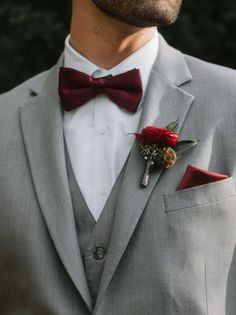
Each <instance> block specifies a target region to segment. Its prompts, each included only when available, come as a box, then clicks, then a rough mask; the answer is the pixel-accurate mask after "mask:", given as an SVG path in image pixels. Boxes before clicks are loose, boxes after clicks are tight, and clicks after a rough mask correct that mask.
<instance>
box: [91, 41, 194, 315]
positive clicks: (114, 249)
mask: <svg viewBox="0 0 236 315" xmlns="http://www.w3.org/2000/svg"><path fill="white" fill-rule="evenodd" d="M175 64H176V65H175ZM170 67H173V68H172V69H170ZM176 69H177V70H176ZM175 71H176V72H175ZM190 80H191V74H190V72H189V70H188V67H187V65H186V63H185V60H184V57H183V55H182V54H181V53H179V52H178V51H176V50H174V49H173V48H171V47H169V46H168V45H167V44H166V42H165V41H164V40H163V39H162V38H161V46H160V51H159V57H158V59H157V61H156V63H155V65H154V68H153V71H152V73H151V77H150V80H149V87H148V90H147V92H146V97H145V100H144V105H143V107H144V108H143V112H142V116H141V119H140V124H139V128H138V129H139V131H141V130H142V128H144V127H145V126H147V125H156V126H159V127H165V126H166V125H167V124H168V123H170V122H171V121H173V120H176V118H177V117H178V118H179V128H180V130H181V128H182V126H183V124H184V121H185V119H186V117H187V114H188V112H189V109H190V107H191V104H192V103H193V100H194V97H193V96H192V95H190V94H188V93H187V92H185V91H184V90H183V89H182V88H180V87H178V85H183V84H185V83H186V82H189V81H190ZM144 167H145V165H144V161H143V158H142V156H141V154H140V149H139V145H138V143H137V142H135V144H134V146H133V148H132V150H131V153H130V156H129V159H128V163H127V169H126V172H125V176H124V180H123V183H122V187H121V191H120V195H119V200H118V205H117V210H116V214H115V219H114V225H113V229H112V235H111V240H110V246H109V251H108V256H107V261H106V264H105V267H104V272H103V276H102V280H101V285H100V289H99V295H98V299H97V304H96V307H95V310H96V309H97V308H98V307H99V303H100V302H101V299H102V298H103V294H104V293H105V291H106V289H107V287H108V285H109V283H110V281H111V279H112V276H113V274H114V272H115V270H116V268H117V266H118V264H119V262H120V259H121V258H122V255H123V254H124V252H125V250H126V248H127V245H128V243H129V240H130V239H131V237H132V234H133V233H134V230H135V228H136V226H137V224H138V221H139V219H140V217H141V215H142V213H143V211H144V209H145V206H146V204H147V202H148V199H149V198H150V196H151V193H152V191H153V189H154V187H155V186H156V185H157V183H158V179H159V178H160V176H161V175H162V174H163V176H164V172H165V171H162V170H155V171H153V172H152V174H151V177H150V182H149V185H148V186H147V187H146V188H141V187H140V182H141V178H142V175H143V172H144Z"/></svg>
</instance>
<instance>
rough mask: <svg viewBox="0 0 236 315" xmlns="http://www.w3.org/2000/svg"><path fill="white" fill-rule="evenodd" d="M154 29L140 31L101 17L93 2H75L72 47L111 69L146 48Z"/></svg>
mask: <svg viewBox="0 0 236 315" xmlns="http://www.w3.org/2000/svg"><path fill="white" fill-rule="evenodd" d="M155 31H156V30H155V27H151V28H143V29H142V28H137V27H134V26H130V25H127V24H125V23H122V22H119V21H116V20H115V19H113V18H111V17H109V16H107V15H105V14H104V13H102V12H101V11H100V10H99V9H98V8H97V7H96V6H95V5H94V4H93V2H92V1H88V0H86V1H85V0H75V1H74V4H73V13H72V21H71V32H70V33H71V39H70V44H71V46H72V47H73V48H74V49H75V50H77V51H78V52H79V53H80V54H82V55H83V56H84V57H86V58H87V59H89V60H90V61H91V62H93V63H94V64H96V65H98V66H99V67H101V68H103V69H110V68H112V67H114V66H115V65H117V64H119V63H120V62H121V61H122V60H124V59H125V58H127V57H128V56H129V55H131V54H132V53H134V52H135V51H136V50H137V49H139V48H141V47H142V46H143V45H145V44H146V43H147V42H148V41H149V40H150V39H151V38H152V37H153V36H154V33H155Z"/></svg>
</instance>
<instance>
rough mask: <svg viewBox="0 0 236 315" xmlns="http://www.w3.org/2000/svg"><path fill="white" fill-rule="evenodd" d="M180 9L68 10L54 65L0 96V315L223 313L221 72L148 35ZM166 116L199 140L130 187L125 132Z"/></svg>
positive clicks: (227, 117)
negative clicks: (146, 181) (169, 163)
mask: <svg viewBox="0 0 236 315" xmlns="http://www.w3.org/2000/svg"><path fill="white" fill-rule="evenodd" d="M180 6H181V0H146V1H141V0H136V1H133V0H126V1H122V0H117V1H112V0H74V1H73V14H72V22H71V32H70V36H69V37H68V38H67V39H66V44H65V51H64V54H63V55H62V57H61V58H60V60H59V61H58V63H57V65H56V66H55V67H53V68H52V69H50V70H49V71H46V72H44V73H42V74H39V75H38V76H36V77H34V78H32V79H30V80H29V81H27V82H25V83H23V84H22V85H20V86H19V87H17V88H15V89H13V90H12V91H10V92H8V93H6V94H4V95H2V96H1V97H0V111H1V115H0V148H1V151H0V152H1V154H0V182H1V185H0V201H1V203H0V314H1V315H26V314H27V315H42V314H43V315H75V314H79V315H88V314H96V315H112V314H113V315H157V314H159V315H177V314H178V315H180V314H181V315H189V314H191V315H203V314H204V315H206V314H209V315H223V314H227V315H235V312H236V299H235V292H236V254H235V252H234V248H235V243H236V192H235V176H236V141H235V119H236V73H235V71H233V70H230V69H226V68H223V67H220V66H216V65H212V64H209V63H206V62H203V61H200V60H198V59H195V58H193V57H190V56H186V55H183V54H182V53H180V52H179V51H177V50H175V49H174V48H172V47H170V46H169V45H168V44H167V43H166V42H165V40H164V39H163V38H162V36H161V35H160V34H159V33H157V31H156V26H158V27H159V26H161V25H167V24H170V23H172V22H173V21H174V20H175V19H176V17H177V15H178V13H179V9H180ZM125 100H127V101H125ZM128 100H130V101H128ZM131 105H132V106H131ZM124 107H125V108H124ZM177 118H178V119H179V126H178V127H179V129H178V132H179V135H180V139H181V140H188V139H199V140H200V141H199V142H198V144H197V146H195V148H193V149H191V150H189V151H188V152H187V153H185V154H183V155H182V156H181V158H179V159H178V160H177V161H176V164H175V165H174V166H173V167H172V168H170V169H161V168H153V169H152V172H151V174H150V178H149V184H148V185H147V187H146V188H143V187H141V186H140V180H141V179H142V174H143V171H144V168H145V161H144V159H143V156H142V155H141V152H140V146H139V144H138V141H137V140H136V139H135V136H134V135H133V134H134V133H136V132H137V131H138V132H141V131H142V129H143V128H144V127H147V126H149V125H154V126H157V127H165V126H167V125H168V124H169V123H170V122H171V121H175V120H176V119H177ZM188 165H191V166H189V167H188ZM187 167H188V168H187ZM186 169H187V170H188V171H187V172H185V171H186ZM184 174H185V177H184V182H185V184H183V181H181V179H182V178H183V176H184ZM219 179H220V180H219ZM180 182H181V187H180V186H179V184H180ZM200 184H201V185H200ZM178 186H179V187H178ZM177 188H179V189H178V190H177ZM180 188H182V189H180ZM184 188H185V189H184Z"/></svg>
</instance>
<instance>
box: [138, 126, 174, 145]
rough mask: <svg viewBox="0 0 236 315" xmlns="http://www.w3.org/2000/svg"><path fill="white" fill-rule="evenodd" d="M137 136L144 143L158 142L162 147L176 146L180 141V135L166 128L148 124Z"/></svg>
mask: <svg viewBox="0 0 236 315" xmlns="http://www.w3.org/2000/svg"><path fill="white" fill-rule="evenodd" d="M136 138H137V140H138V141H139V142H141V143H142V144H157V145H158V146H160V147H167V146H169V147H174V146H176V144H177V143H178V140H179V135H178V134H177V133H174V132H173V131H171V130H169V129H166V128H158V127H156V126H148V127H146V128H144V129H143V130H142V132H141V133H136Z"/></svg>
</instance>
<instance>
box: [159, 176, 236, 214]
mask: <svg viewBox="0 0 236 315" xmlns="http://www.w3.org/2000/svg"><path fill="white" fill-rule="evenodd" d="M233 196H236V190H235V179H234V178H233V177H229V178H227V179H224V180H221V181H217V182H214V183H210V184H205V185H201V186H196V187H192V188H188V189H183V190H179V191H175V192H173V193H170V194H165V195H163V197H164V203H165V211H166V212H171V211H177V210H181V209H182V210H184V209H186V210H187V209H191V208H194V207H197V206H200V205H207V204H213V203H215V202H218V201H221V200H225V199H228V198H231V197H233Z"/></svg>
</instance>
